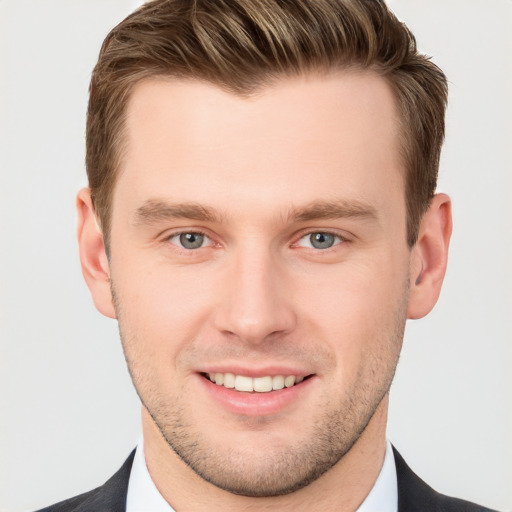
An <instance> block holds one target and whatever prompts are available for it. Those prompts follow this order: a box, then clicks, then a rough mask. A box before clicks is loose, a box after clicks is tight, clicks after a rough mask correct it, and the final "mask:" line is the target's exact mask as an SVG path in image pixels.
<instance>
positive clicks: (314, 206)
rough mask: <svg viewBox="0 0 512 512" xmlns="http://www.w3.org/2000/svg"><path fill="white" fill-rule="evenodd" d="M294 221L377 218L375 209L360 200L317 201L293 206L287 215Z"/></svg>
mask: <svg viewBox="0 0 512 512" xmlns="http://www.w3.org/2000/svg"><path fill="white" fill-rule="evenodd" d="M288 217H289V219H292V220H294V221H295V222H307V221H310V220H323V219H340V218H349V219H350V218H351V219H362V220H366V219H368V220H377V219H378V215H377V210H376V209H375V208H374V207H373V206H371V205H369V204H366V203H363V202H361V201H317V202H314V203H311V204H309V205H307V206H305V207H301V208H294V209H292V210H291V212H290V213H289V215H288Z"/></svg>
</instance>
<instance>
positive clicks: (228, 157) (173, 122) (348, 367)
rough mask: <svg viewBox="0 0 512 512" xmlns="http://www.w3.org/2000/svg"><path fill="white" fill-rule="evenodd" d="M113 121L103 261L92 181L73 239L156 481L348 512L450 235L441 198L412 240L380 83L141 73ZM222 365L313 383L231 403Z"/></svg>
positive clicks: (233, 500) (179, 488)
mask: <svg viewBox="0 0 512 512" xmlns="http://www.w3.org/2000/svg"><path fill="white" fill-rule="evenodd" d="M127 114H128V116H127V125H126V152H125V156H124V160H123V163H122V167H121V173H120V175H119V178H118V181H117V183H116V186H115V189H114V192H113V199H112V200H113V209H112V211H113V214H112V231H111V247H110V258H109V259H107V257H106V254H105V248H104V246H103V238H102V234H101V229H100V227H99V222H98V221H97V219H96V217H95V213H94V209H93V206H92V204H91V200H90V193H89V191H88V190H87V189H84V190H82V191H81V192H80V193H79V196H78V201H77V205H78V212H79V222H78V224H79V227H78V234H79V242H80V255H81V261H82V268H83V273H84V276H85V278H86V280H87V283H88V285H89V287H90V289H91V292H92V296H93V299H94V301H95V304H96V306H97V308H98V309H99V311H100V312H102V313H103V314H104V315H106V316H109V317H111V318H117V319H118V321H119V325H120V332H121V338H122V343H123V348H124V351H125V356H126V359H127V363H128V367H129V370H130V373H131V375H132V379H133V381H134V385H135V387H136V389H137V392H138V394H139V396H140V398H141V401H142V404H143V413H142V416H143V434H144V441H145V453H146V463H147V466H148V469H149V471H150V474H151V476H152V479H153V481H154V482H155V484H156V486H157V488H158V489H159V491H160V492H161V494H162V495H163V496H164V498H166V499H167V500H168V501H169V503H171V504H172V505H173V507H174V508H175V509H177V510H190V511H195V510H204V509H205V507H208V509H209V510H224V511H225V510H294V511H301V510H311V509H312V508H314V509H319V508H320V507H322V509H323V510H346V511H351V510H356V509H357V507H358V506H359V505H360V504H361V503H362V501H363V500H364V498H365V497H366V496H367V494H368V493H369V491H370V489H371V487H372V486H373V484H374V482H375V480H376V478H377V476H378V474H379V471H380V468H381V466H382V461H383V457H384V452H385V429H386V417H387V407H388V391H389V386H390V384H391V381H392V378H393V375H394V371H395V368H396V364H397V361H398V356H399V353H400V349H401V345H402V338H403V329H404V325H405V321H406V319H407V318H408V317H409V318H419V317H421V316H424V315H425V314H427V313H428V312H429V311H430V310H431V308H432V307H433V306H434V304H435V302H436V300H437V297H438V295H439V292H440V287H441V283H442V280H443V277H444V272H445V268H446V259H447V250H448V243H449V237H450V233H451V215H450V202H449V199H448V197H447V196H445V195H442V194H441V195H437V196H436V197H435V198H434V199H433V201H432V203H431V206H430V208H429V210H428V212H427V213H426V214H425V216H424V218H423V220H422V223H421V226H420V232H419V239H418V242H417V244H416V245H415V246H414V247H413V248H412V249H411V248H409V247H408V246H407V243H406V213H405V212H406V209H405V191H404V180H403V175H404V172H405V171H404V169H403V166H402V162H401V160H400V157H399V154H400V153H399V148H398V145H397V144H398V133H397V130H398V123H397V119H396V111H395V105H394V101H393V97H392V93H391V91H390V89H389V87H388V85H387V83H386V82H385V81H384V80H383V79H382V78H380V77H378V76H376V75H375V74H372V73H370V72H360V73H356V72H350V73H349V72H340V73H337V74H332V75H329V76H317V75H308V76H303V77H299V78H293V79H291V78H286V79H282V80H281V81H279V82H277V83H275V84H273V85H271V86H268V87H266V88H264V89H263V90H261V91H259V92H258V93H257V94H256V95H253V96H251V97H249V98H242V97H239V96H236V95H233V94H230V93H227V92H225V91H222V90H221V89H219V88H217V87H216V86H214V85H211V84H205V83H199V82H194V81H187V82H185V81H179V80H174V79H154V80H146V81H144V82H141V83H139V84H138V85H137V86H136V87H135V89H134V91H133V95H132V98H131V101H130V103H129V106H128V111H127ZM198 206H199V207H200V208H199V209H198V208H197V207H198ZM205 211H207V213H208V215H205V214H204V212H205ZM183 233H203V234H204V236H205V238H204V243H203V245H202V246H200V247H199V248H197V249H186V248H183V247H182V246H180V236H179V235H180V234H183ZM312 233H324V234H326V233H327V234H332V235H333V236H334V238H332V241H333V244H332V247H329V248H326V249H319V248H315V247H314V246H313V245H312V244H311V238H310V236H311V234H312ZM196 236H197V235H196ZM419 276H421V279H418V277H419ZM231 370H233V373H237V374H242V375H251V374H252V375H253V376H259V375H261V376H262V375H268V374H280V373H285V372H290V373H293V374H298V375H299V374H300V375H307V376H310V378H309V379H307V380H306V381H304V383H302V384H301V385H300V386H297V387H296V388H295V389H294V393H295V394H294V395H290V396H292V398H291V399H289V400H288V401H286V402H285V403H284V404H283V405H279V403H278V405H277V406H276V404H275V403H274V407H273V408H271V409H268V407H267V408H265V407H266V405H265V403H263V402H264V400H266V398H261V396H262V395H260V397H257V398H255V399H254V400H253V401H251V400H252V398H251V399H250V400H249V402H248V403H245V405H244V407H243V408H242V409H243V410H242V409H240V407H238V408H235V409H233V408H231V407H229V406H227V405H226V403H225V402H224V401H223V400H222V399H219V395H218V389H217V388H216V386H215V384H211V383H209V382H208V381H207V380H206V379H205V378H204V376H203V375H202V373H203V372H209V371H221V372H225V371H231ZM232 393H237V392H232ZM269 395H272V393H270V394H269ZM274 396H275V395H274ZM272 400H273V399H272V398H270V401H271V402H272ZM274 402H275V400H274ZM262 404H263V405H262ZM267 405H268V404H267Z"/></svg>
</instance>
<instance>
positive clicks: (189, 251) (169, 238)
mask: <svg viewBox="0 0 512 512" xmlns="http://www.w3.org/2000/svg"><path fill="white" fill-rule="evenodd" d="M315 234H321V235H327V236H332V237H334V238H335V239H337V242H336V240H335V242H334V244H333V245H332V246H330V247H326V248H323V249H319V248H315V247H304V246H301V245H299V243H300V241H301V240H304V239H306V238H307V237H311V235H315ZM181 235H200V236H202V237H204V238H205V239H208V240H209V241H210V244H209V245H207V246H201V247H197V248H194V249H191V248H186V247H183V246H182V245H180V244H179V243H173V242H172V240H173V239H176V238H177V237H180V236H181ZM164 241H165V242H169V243H171V245H174V246H175V247H176V248H177V249H178V250H181V251H184V252H185V253H186V254H189V255H190V254H192V253H194V252H196V251H197V250H198V249H204V248H206V247H211V246H214V245H215V242H214V241H213V239H212V238H211V237H210V236H209V235H208V234H207V233H206V232H205V231H202V230H200V229H194V230H192V229H191V230H186V231H177V232H175V233H171V234H170V235H168V236H166V237H165V240H164ZM349 241H350V240H349V239H348V238H347V237H345V236H343V235H341V234H339V233H335V232H332V231H321V230H311V231H307V232H302V233H301V234H300V236H298V237H296V238H295V241H294V242H293V243H292V244H291V247H303V248H305V249H309V250H314V251H315V252H330V251H332V250H334V249H335V248H336V247H337V246H339V245H342V244H344V243H346V242H349Z"/></svg>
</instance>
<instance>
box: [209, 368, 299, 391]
mask: <svg viewBox="0 0 512 512" xmlns="http://www.w3.org/2000/svg"><path fill="white" fill-rule="evenodd" d="M204 376H205V377H206V378H208V379H210V380H211V381H212V382H214V383H215V384H217V385H218V386H224V387H225V388H228V389H235V390H236V391H245V392H249V393H252V392H256V393H269V392H270V391H278V390H280V389H283V388H291V387H293V386H295V385H297V384H300V383H301V382H302V381H303V380H304V377H302V376H296V375H274V376H270V375H268V376H265V377H248V376H245V375H235V374H234V373H206V374H204ZM305 378H306V379H307V378H308V377H305Z"/></svg>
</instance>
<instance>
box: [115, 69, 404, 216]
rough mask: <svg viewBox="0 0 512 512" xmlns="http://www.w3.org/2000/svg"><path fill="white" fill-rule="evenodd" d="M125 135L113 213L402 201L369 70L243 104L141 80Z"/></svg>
mask: <svg viewBox="0 0 512 512" xmlns="http://www.w3.org/2000/svg"><path fill="white" fill-rule="evenodd" d="M125 129H126V132H125V135H126V144H125V154H124V159H123V164H122V167H121V174H120V177H119V181H118V184H117V186H116V190H115V194H114V210H115V202H116V197H117V196H119V194H122V195H123V202H126V201H128V202H130V201H132V202H133V207H136V203H137V201H138V202H139V203H140V202H141V201H145V200H146V201H147V200H148V199H149V200H150V199H153V198H154V197H155V195H157V196H159V198H161V197H163V196H165V197H163V198H164V199H169V200H172V201H176V200H179V201H195V202H200V203H201V204H208V205H209V206H213V207H217V206H219V207H224V208H227V206H228V205H232V206H233V208H235V207H237V208H239V209H240V208H242V207H244V208H249V206H250V205H252V204H253V203H251V201H253V202H254V201H255V200H256V201H257V202H258V204H259V205H260V206H262V205H265V206H266V207H269V208H273V207H281V206H283V205H284V203H287V204H286V205H285V206H295V205H297V204H299V203H301V202H304V203H308V202H311V201H312V200H318V199H321V200H336V199H337V198H338V196H342V197H341V199H346V198H348V199H350V198H357V199H361V200H364V201H366V202H371V203H373V205H374V206H375V207H376V208H379V207H380V206H383V205H379V202H382V201H384V200H385V194H386V189H387V188H391V189H393V190H394V191H395V192H396V191H397V190H398V191H399V193H400V194H402V193H403V183H402V182H403V179H402V172H401V161H400V157H399V155H400V152H399V148H398V136H397V131H398V121H397V116H396V109H395V104H394V100H393V95H392V92H391V90H390V88H389V86H388V84H387V82H386V81H385V80H384V79H382V78H381V77H379V76H377V75H376V74H374V73H372V72H368V71H360V72H354V71H352V72H347V71H344V72H339V73H336V74H331V75H328V76H318V75H307V76H301V77H294V78H287V79H282V80H280V81H278V82H276V83H274V84H273V85H271V86H268V87H264V88H262V89H261V90H259V91H258V92H257V93H255V94H253V95H251V96H248V97H243V96H239V95H235V94H232V93H229V92H226V91H225V90H222V89H221V88H219V87H217V86H215V85H212V84H209V83H204V82H198V81H192V80H178V79H172V78H169V79H167V78H157V79H150V80H144V81H142V82H140V83H138V84H137V85H136V86H135V88H134V90H133V92H132V96H131V99H130V102H129V104H128V107H127V119H126V127H125ZM313 196H315V197H313ZM316 196H318V197H316ZM216 198H218V201H219V204H212V202H213V203H215V201H216ZM234 213H235V214H236V213H240V212H234Z"/></svg>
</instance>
